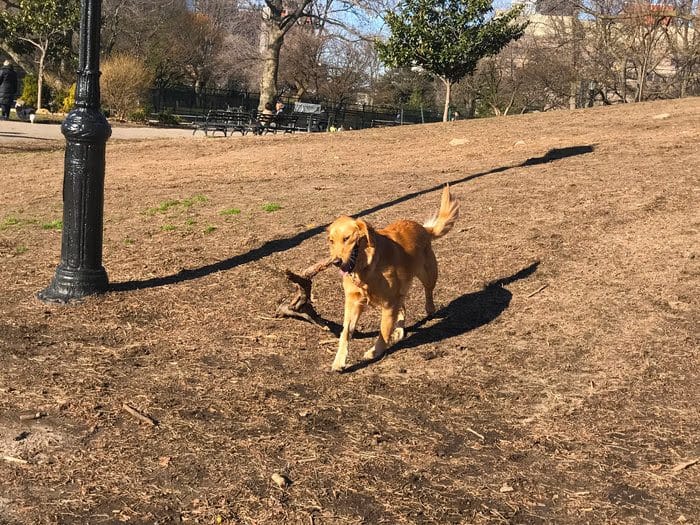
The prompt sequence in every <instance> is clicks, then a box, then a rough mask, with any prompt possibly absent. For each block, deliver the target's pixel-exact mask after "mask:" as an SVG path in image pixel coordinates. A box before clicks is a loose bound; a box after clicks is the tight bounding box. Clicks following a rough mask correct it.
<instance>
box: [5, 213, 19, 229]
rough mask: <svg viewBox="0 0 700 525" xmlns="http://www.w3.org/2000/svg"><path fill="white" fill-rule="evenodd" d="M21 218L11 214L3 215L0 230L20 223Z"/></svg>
mask: <svg viewBox="0 0 700 525" xmlns="http://www.w3.org/2000/svg"><path fill="white" fill-rule="evenodd" d="M21 222H22V220H21V219H20V218H19V217H15V216H13V215H10V216H9V217H5V218H4V219H3V220H2V222H0V230H6V229H7V228H9V227H10V226H16V225H18V224H20V223H21Z"/></svg>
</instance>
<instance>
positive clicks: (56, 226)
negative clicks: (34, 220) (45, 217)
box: [41, 219, 63, 230]
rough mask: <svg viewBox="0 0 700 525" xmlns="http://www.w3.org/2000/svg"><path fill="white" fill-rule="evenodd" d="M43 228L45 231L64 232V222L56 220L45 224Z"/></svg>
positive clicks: (42, 225)
mask: <svg viewBox="0 0 700 525" xmlns="http://www.w3.org/2000/svg"><path fill="white" fill-rule="evenodd" d="M41 227H42V228H43V229H44V230H62V229H63V221H62V220H61V219H56V220H54V221H51V222H44V223H42V224H41Z"/></svg>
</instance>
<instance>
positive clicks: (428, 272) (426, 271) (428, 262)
mask: <svg viewBox="0 0 700 525" xmlns="http://www.w3.org/2000/svg"><path fill="white" fill-rule="evenodd" d="M416 277H418V279H419V280H420V282H421V283H423V286H424V287H425V313H426V314H428V315H432V314H434V313H435V301H434V300H433V291H434V290H435V284H437V278H438V266H437V259H435V253H433V249H432V248H430V247H428V248H427V249H426V251H425V261H424V263H423V267H422V268H419V270H418V272H417V273H416Z"/></svg>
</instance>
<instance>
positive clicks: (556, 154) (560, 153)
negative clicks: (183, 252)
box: [109, 145, 595, 292]
mask: <svg viewBox="0 0 700 525" xmlns="http://www.w3.org/2000/svg"><path fill="white" fill-rule="evenodd" d="M594 148H595V145H583V146H570V147H567V148H554V149H550V150H549V151H548V152H547V153H546V154H545V155H543V156H542V157H532V158H529V159H527V160H525V161H524V162H521V163H520V164H514V165H510V166H501V167H498V168H494V169H491V170H488V171H482V172H479V173H474V174H472V175H468V176H466V177H463V178H460V179H455V180H451V181H446V183H448V184H450V185H452V186H456V185H457V184H462V183H465V182H468V181H471V180H474V179H478V178H480V177H485V176H487V175H494V174H496V173H502V172H504V171H508V170H510V169H514V168H523V167H527V166H535V165H539V164H547V163H549V162H553V161H556V160H560V159H565V158H568V157H575V156H578V155H585V154H588V153H592V152H593V151H594ZM444 185H445V183H441V184H438V185H435V186H432V187H430V188H426V189H423V190H419V191H415V192H412V193H408V194H406V195H404V196H402V197H399V198H397V199H394V200H391V201H388V202H385V203H382V204H378V205H376V206H373V207H371V208H367V209H365V210H362V211H360V212H358V213H355V214H354V215H353V216H354V217H363V216H366V215H369V214H371V213H375V212H377V211H380V210H384V209H386V208H390V207H392V206H395V205H397V204H400V203H402V202H405V201H408V200H410V199H414V198H416V197H418V196H420V195H425V194H427V193H431V192H434V191H438V190H442V188H443V186H444ZM327 226H328V225H327V224H324V225H321V226H317V227H316V228H312V229H310V230H306V231H303V232H301V233H298V234H297V235H294V236H293V237H287V238H284V239H274V240H271V241H267V242H266V243H265V244H263V245H262V246H260V247H258V248H254V249H252V250H250V251H248V252H246V253H242V254H240V255H236V256H234V257H231V258H229V259H225V260H223V261H219V262H216V263H213V264H208V265H206V266H202V267H200V268H196V269H193V270H182V271H180V272H178V273H176V274H172V275H167V276H164V277H154V278H152V279H144V280H140V281H126V282H117V283H112V284H111V285H110V287H109V291H111V292H127V291H133V290H143V289H145V288H156V287H158V286H166V285H171V284H177V283H181V282H184V281H190V280H193V279H199V278H201V277H205V276H207V275H210V274H212V273H216V272H222V271H225V270H230V269H232V268H235V267H237V266H240V265H243V264H247V263H250V262H252V261H255V260H258V259H262V258H264V257H267V256H268V255H271V254H273V253H277V252H283V251H286V250H289V249H291V248H294V247H296V246H298V245H300V244H301V243H302V242H304V241H306V240H307V239H310V238H311V237H314V236H316V235H318V234H319V233H321V232H323V231H324V230H325V228H326V227H327Z"/></svg>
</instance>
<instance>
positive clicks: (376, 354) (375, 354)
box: [362, 346, 384, 361]
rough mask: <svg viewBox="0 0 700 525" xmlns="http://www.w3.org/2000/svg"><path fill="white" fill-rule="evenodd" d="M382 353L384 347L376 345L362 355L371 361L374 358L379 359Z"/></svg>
mask: <svg viewBox="0 0 700 525" xmlns="http://www.w3.org/2000/svg"><path fill="white" fill-rule="evenodd" d="M383 354H384V349H381V348H377V347H376V346H373V347H372V348H370V349H369V350H367V351H366V352H365V354H364V355H363V356H362V357H364V358H365V359H366V360H368V361H371V360H374V359H379V358H380V357H382V355H383Z"/></svg>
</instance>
